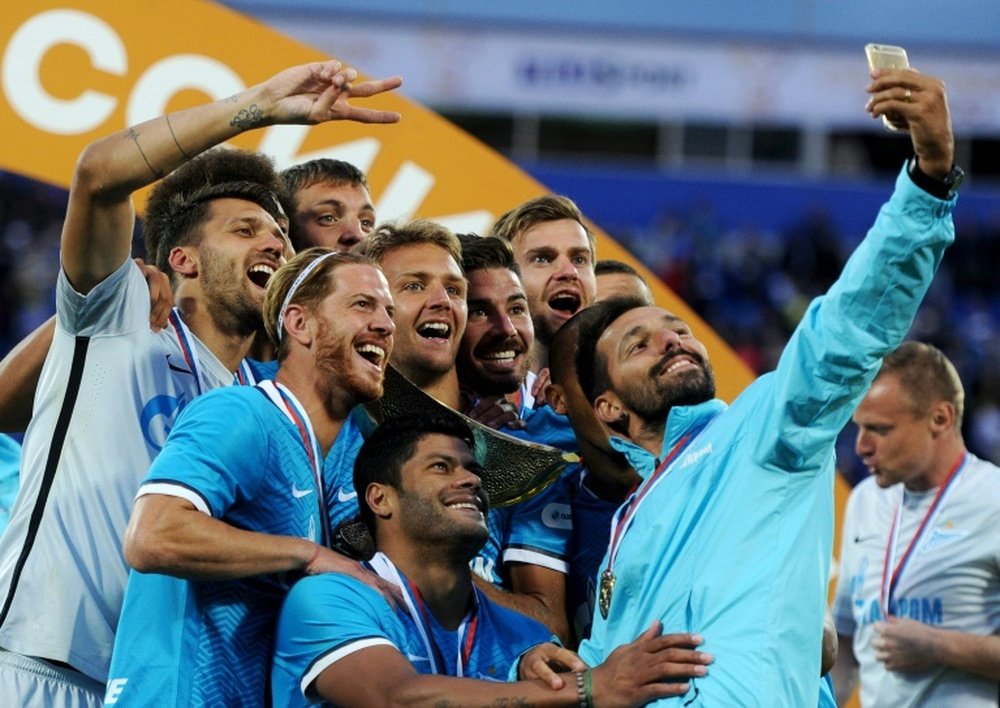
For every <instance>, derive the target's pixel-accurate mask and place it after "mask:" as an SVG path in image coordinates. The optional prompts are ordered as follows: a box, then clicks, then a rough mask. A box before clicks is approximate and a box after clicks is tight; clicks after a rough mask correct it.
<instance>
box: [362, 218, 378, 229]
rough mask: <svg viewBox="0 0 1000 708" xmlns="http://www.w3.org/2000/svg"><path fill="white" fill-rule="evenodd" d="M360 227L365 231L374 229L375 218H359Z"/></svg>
mask: <svg viewBox="0 0 1000 708" xmlns="http://www.w3.org/2000/svg"><path fill="white" fill-rule="evenodd" d="M361 228H362V229H364V230H365V231H372V230H374V229H375V220H374V219H362V220H361Z"/></svg>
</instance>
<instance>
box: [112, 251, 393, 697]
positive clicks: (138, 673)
mask: <svg viewBox="0 0 1000 708" xmlns="http://www.w3.org/2000/svg"><path fill="white" fill-rule="evenodd" d="M392 309H393V306H392V298H391V296H390V295H389V290H388V285H387V284H386V282H385V278H384V277H383V275H382V273H381V271H380V270H379V269H378V267H377V266H376V265H375V264H374V263H373V262H372V261H370V260H369V259H367V258H365V257H363V256H359V255H356V254H347V253H336V252H333V251H329V250H326V249H310V250H308V251H305V252H303V253H302V254H300V255H298V256H296V257H295V258H293V259H292V260H291V261H289V263H288V264H287V265H286V266H284V267H282V268H281V269H279V270H278V271H277V272H276V273H275V274H274V276H272V278H271V282H270V283H269V284H268V289H267V293H266V295H265V299H264V317H265V326H266V328H267V331H268V334H269V335H270V336H271V338H272V341H273V342H274V344H275V347H276V351H277V357H278V361H279V368H278V373H277V376H276V378H275V380H274V381H273V382H271V381H265V382H263V383H261V384H259V385H258V386H256V387H249V386H234V387H230V388H226V389H220V390H217V391H211V392H209V393H207V394H205V395H204V396H200V397H199V398H198V399H197V400H195V401H194V402H192V404H191V405H190V406H188V407H187V408H186V409H185V411H184V413H183V415H182V416H181V417H180V419H179V420H178V422H177V425H176V426H175V427H174V429H173V430H172V431H171V432H170V435H169V437H168V438H167V442H166V444H165V445H164V447H163V451H162V452H161V453H160V455H159V456H158V457H157V458H156V460H155V461H154V462H153V466H152V467H151V468H150V470H149V475H148V476H147V478H146V480H145V481H144V482H143V484H142V486H141V487H140V489H139V492H138V496H137V499H136V503H135V508H134V510H133V512H132V518H131V519H130V521H129V526H128V529H127V530H126V533H125V543H124V551H125V557H126V559H127V560H128V562H129V564H130V565H131V566H132V568H133V571H132V573H131V574H130V576H129V583H128V588H127V590H126V593H125V601H124V606H123V609H122V615H121V620H120V622H119V627H118V634H117V637H116V641H115V649H114V654H113V656H112V660H111V671H110V674H109V682H108V694H107V699H106V700H107V703H108V704H115V703H118V702H121V703H123V704H126V705H156V706H164V705H170V706H200V705H261V704H263V703H264V696H265V695H266V691H267V688H266V686H267V673H268V670H269V666H270V658H271V646H272V643H273V638H274V637H273V631H274V621H275V618H276V616H277V612H278V606H279V603H280V601H281V599H282V597H283V596H284V593H285V591H286V590H287V581H286V575H287V574H296V573H301V574H305V575H313V574H316V573H324V572H331V571H336V572H339V573H345V574H348V575H352V576H353V577H355V578H358V579H360V580H361V581H362V582H367V583H369V584H371V585H373V586H376V587H377V586H378V585H379V581H378V579H377V577H376V576H374V575H372V574H371V573H368V572H367V571H364V570H363V569H362V568H361V566H360V565H359V564H357V563H356V562H354V561H352V560H349V559H348V558H346V557H344V556H341V555H340V554H338V553H336V552H334V551H332V550H330V548H329V543H330V539H329V532H328V527H327V523H326V520H327V517H328V510H327V507H328V506H329V505H330V504H334V503H336V502H335V500H334V499H329V498H328V497H327V495H326V493H325V491H324V489H325V486H326V485H325V484H324V480H323V475H324V471H323V461H324V460H325V459H327V457H328V456H329V455H330V454H331V450H332V448H335V447H336V446H337V445H343V444H350V442H351V441H350V440H348V441H347V442H346V443H345V441H344V439H343V438H342V437H341V436H340V435H339V434H340V432H341V430H342V429H343V427H344V424H345V422H346V421H347V419H348V416H349V415H350V413H351V410H352V409H353V408H354V407H355V406H356V405H358V404H359V403H364V402H367V401H370V400H374V399H376V398H378V397H379V396H380V395H381V394H382V381H383V375H384V367H385V363H386V361H387V359H388V357H389V354H390V352H391V350H392V334H393V331H394V325H393V323H392ZM353 506H354V505H353V504H352V507H353ZM195 648H197V649H195ZM223 667H224V668H223Z"/></svg>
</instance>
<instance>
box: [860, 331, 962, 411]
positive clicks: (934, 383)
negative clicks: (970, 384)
mask: <svg viewBox="0 0 1000 708" xmlns="http://www.w3.org/2000/svg"><path fill="white" fill-rule="evenodd" d="M886 375H893V376H895V377H896V378H897V379H898V381H899V383H900V388H901V389H902V391H903V394H904V395H905V396H906V397H907V398H908V399H909V403H910V406H911V408H912V410H913V412H914V414H916V415H919V416H922V415H925V414H926V413H928V412H929V411H930V409H931V407H932V406H933V405H934V404H936V403H938V402H940V401H946V402H948V403H951V404H952V406H953V407H954V408H955V418H956V425H957V426H961V424H962V416H963V414H964V412H965V388H964V387H963V386H962V380H961V379H960V378H959V376H958V371H957V370H956V369H955V365H954V364H952V363H951V361H950V360H949V359H948V357H946V356H945V355H944V352H942V351H941V350H940V349H938V348H937V347H935V346H933V345H932V344H926V343H923V342H904V343H903V344H902V345H900V347H899V348H898V349H896V350H895V351H893V352H891V353H889V354H888V355H886V357H885V359H883V361H882V367H881V368H880V369H879V372H878V374H876V375H875V381H878V380H879V379H880V378H881V377H883V376H886Z"/></svg>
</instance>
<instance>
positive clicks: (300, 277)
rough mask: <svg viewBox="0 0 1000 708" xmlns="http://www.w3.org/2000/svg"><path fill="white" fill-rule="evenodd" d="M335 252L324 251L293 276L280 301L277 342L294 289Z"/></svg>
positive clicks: (282, 331)
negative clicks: (290, 285) (283, 298)
mask: <svg viewBox="0 0 1000 708" xmlns="http://www.w3.org/2000/svg"><path fill="white" fill-rule="evenodd" d="M336 254H337V251H330V252H329V253H324V254H323V255H322V256H320V257H319V258H317V259H316V260H314V261H313V262H312V263H310V264H309V265H307V266H306V267H305V268H303V269H302V272H301V273H299V274H298V275H297V276H296V277H295V280H293V281H292V287H290V288H289V289H288V294H287V295H285V301H284V302H282V303H281V310H280V311H279V312H278V327H277V330H276V334H277V337H278V341H279V342H280V341H281V336H282V334H283V333H284V330H285V310H287V309H288V306H289V305H291V304H292V298H293V297H295V291H296V290H298V289H299V286H300V285H302V281H303V280H305V279H306V278H308V277H309V274H310V273H312V272H313V271H314V270H316V269H317V268H318V267H319V264H320V263H322V262H323V261H325V260H326V259H327V258H329V257H330V256H333V255H336Z"/></svg>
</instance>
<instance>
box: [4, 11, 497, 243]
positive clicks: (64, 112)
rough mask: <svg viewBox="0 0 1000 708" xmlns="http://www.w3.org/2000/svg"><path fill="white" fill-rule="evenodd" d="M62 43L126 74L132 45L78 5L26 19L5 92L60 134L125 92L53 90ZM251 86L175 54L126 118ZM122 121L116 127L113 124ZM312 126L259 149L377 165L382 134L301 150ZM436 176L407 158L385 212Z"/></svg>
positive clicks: (292, 157)
mask: <svg viewBox="0 0 1000 708" xmlns="http://www.w3.org/2000/svg"><path fill="white" fill-rule="evenodd" d="M60 44H70V45H73V46H76V47H80V48H82V49H83V50H84V51H85V52H86V53H87V55H88V56H89V57H90V61H91V64H92V66H93V67H94V68H95V69H98V70H100V71H104V72H107V73H110V74H114V75H116V76H125V74H126V70H127V68H128V53H127V51H126V49H125V44H124V43H123V42H122V38H121V36H120V35H119V34H118V33H117V32H116V31H115V29H114V28H113V27H112V26H111V25H109V24H108V23H107V22H105V21H104V20H103V19H101V18H99V17H97V16H95V15H92V14H89V13H85V12H80V11H78V10H48V11H45V12H41V13H39V14H37V15H35V16H33V17H31V18H29V19H28V20H26V21H25V22H24V23H23V24H22V25H21V26H20V27H18V28H17V29H16V30H15V32H14V34H13V35H12V37H11V40H10V42H9V43H8V45H7V48H6V50H5V51H4V55H3V92H4V95H5V97H6V98H7V101H8V102H9V103H10V105H11V106H12V107H13V109H14V111H15V112H16V113H17V114H18V115H19V116H20V117H21V118H22V119H23V120H24V121H25V122H27V123H29V124H30V125H32V126H34V127H36V128H38V129H39V130H42V131H45V132H49V133H55V134H57V135H80V134H83V133H88V132H91V131H93V130H96V129H98V128H100V127H101V126H102V124H104V123H105V122H107V121H108V120H109V119H110V117H111V115H112V114H113V113H114V111H115V110H116V108H117V107H118V105H119V101H120V99H119V98H118V97H115V96H112V95H109V94H107V93H101V92H99V91H96V90H94V89H90V88H85V87H81V91H80V93H79V95H78V96H77V97H76V98H73V99H62V98H57V97H55V96H53V95H52V94H51V93H50V92H49V91H48V90H47V89H46V88H45V86H43V85H42V81H41V65H42V62H43V60H44V58H45V56H46V55H47V54H48V53H49V52H50V51H51V50H52V49H53V48H54V47H56V46H57V45H60ZM244 88H245V84H244V82H243V80H242V79H241V78H240V76H239V74H237V73H236V72H235V71H234V70H233V69H232V68H231V67H229V66H228V65H226V64H224V63H223V62H221V61H219V60H218V59H215V58H213V57H209V56H204V55H200V54H175V55H171V56H168V57H165V58H163V59H160V60H159V61H157V62H155V63H154V64H152V65H151V66H149V67H148V68H146V69H145V70H144V71H143V72H142V74H141V75H140V76H139V78H138V79H137V80H136V82H135V84H134V86H132V88H131V91H130V93H129V95H128V97H127V98H126V99H125V101H126V103H125V125H135V124H137V123H141V122H143V121H146V120H149V119H151V118H155V117H156V116H160V115H163V113H164V112H165V111H166V109H167V106H168V105H169V102H170V100H171V99H172V98H173V97H174V96H176V95H177V94H178V93H180V92H181V91H185V90H192V89H193V90H196V91H200V92H202V93H204V94H206V95H207V96H208V97H209V98H211V99H220V98H225V97H226V96H232V95H233V94H235V93H238V92H239V91H242V90H243V89H244ZM114 129H115V128H114V127H111V128H109V132H110V131H111V130H114ZM309 130H310V126H306V125H295V126H271V127H269V128H268V129H267V130H265V131H263V132H262V138H261V143H260V146H259V148H258V149H259V150H260V151H261V152H263V153H265V154H268V155H271V156H272V157H274V159H275V162H276V164H277V165H278V167H279V168H280V169H283V168H285V167H288V166H290V165H293V164H296V163H300V162H304V161H307V160H313V159H317V158H322V157H326V158H334V159H339V160H344V161H346V162H350V163H352V164H354V165H356V166H357V167H358V168H359V169H360V170H362V171H363V172H367V171H368V170H369V169H370V168H371V165H372V164H373V163H374V162H375V159H376V158H377V157H378V154H379V152H380V150H381V149H382V143H381V141H380V140H378V139H376V138H362V139H359V140H353V141H349V142H346V143H342V144H339V145H334V146H329V147H324V148H321V149H319V150H315V151H312V152H310V153H309V154H300V149H301V147H302V145H303V143H304V142H305V140H306V137H307V136H308V134H309ZM435 184H436V179H435V177H434V175H432V174H431V173H430V172H429V171H427V170H426V169H424V168H423V167H421V166H420V165H418V164H416V163H414V162H411V161H405V162H403V163H402V165H400V167H399V169H398V170H397V172H396V174H395V175H393V177H392V179H391V180H390V182H389V184H388V185H387V186H386V187H385V189H384V190H383V191H382V195H381V198H380V199H379V203H378V206H377V210H378V214H379V217H380V220H388V219H401V218H402V219H406V218H410V217H412V216H413V215H414V214H416V213H417V212H418V210H419V208H420V205H421V204H423V202H424V200H425V199H426V197H427V195H428V194H429V193H430V191H431V190H432V189H433V188H434V185H435ZM429 218H434V217H429ZM435 220H436V221H438V222H439V223H441V224H442V225H444V226H446V227H448V228H452V229H457V230H461V231H471V232H475V233H484V232H485V231H486V229H488V228H489V226H490V224H492V223H493V215H492V214H491V213H490V212H488V211H482V210H477V211H469V212H462V213H457V214H452V215H449V216H445V217H439V218H436V219H435Z"/></svg>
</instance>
